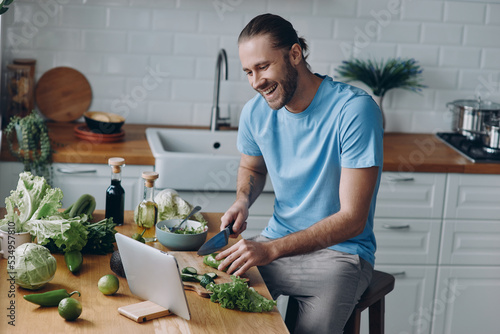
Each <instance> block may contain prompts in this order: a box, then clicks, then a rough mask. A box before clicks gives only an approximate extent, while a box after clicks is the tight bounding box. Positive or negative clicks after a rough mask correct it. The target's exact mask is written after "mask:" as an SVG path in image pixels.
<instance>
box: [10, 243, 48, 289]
mask: <svg viewBox="0 0 500 334" xmlns="http://www.w3.org/2000/svg"><path fill="white" fill-rule="evenodd" d="M13 256H14V261H15V264H14V267H13V268H12V267H11V266H10V265H9V267H8V269H9V272H10V275H11V276H13V277H14V278H15V281H16V284H17V285H19V286H20V287H22V288H25V289H29V290H37V289H40V288H41V287H43V286H44V285H45V284H47V283H48V282H49V281H50V280H52V278H54V274H55V273H56V269H57V261H56V259H55V257H53V256H52V254H50V251H49V250H48V249H47V248H46V247H44V246H41V245H37V244H34V243H26V244H22V245H20V246H18V247H17V248H16V250H15V251H14V255H13Z"/></svg>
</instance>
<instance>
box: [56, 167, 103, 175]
mask: <svg viewBox="0 0 500 334" xmlns="http://www.w3.org/2000/svg"><path fill="white" fill-rule="evenodd" d="M57 171H58V172H59V173H62V174H92V173H97V169H72V168H57Z"/></svg>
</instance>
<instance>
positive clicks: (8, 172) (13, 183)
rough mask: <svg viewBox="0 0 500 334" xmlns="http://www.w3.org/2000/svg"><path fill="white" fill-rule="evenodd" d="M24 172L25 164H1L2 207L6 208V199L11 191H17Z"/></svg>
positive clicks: (0, 195)
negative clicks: (20, 175) (21, 174)
mask: <svg viewBox="0 0 500 334" xmlns="http://www.w3.org/2000/svg"><path fill="white" fill-rule="evenodd" d="M22 172H23V164H22V163H20V162H9V161H5V162H0V201H1V205H0V206H5V198H7V197H9V196H10V192H11V190H15V189H16V187H17V181H18V180H19V174H20V173H22Z"/></svg>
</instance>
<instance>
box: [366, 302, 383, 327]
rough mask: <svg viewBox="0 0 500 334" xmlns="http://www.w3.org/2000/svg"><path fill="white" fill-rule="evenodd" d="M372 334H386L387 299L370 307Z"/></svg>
mask: <svg viewBox="0 0 500 334" xmlns="http://www.w3.org/2000/svg"><path fill="white" fill-rule="evenodd" d="M369 317H370V318H369V319H370V321H369V322H370V325H369V329H370V334H384V325H385V323H384V319H385V297H382V298H380V299H379V300H378V301H377V302H375V303H374V304H372V305H371V306H370V307H369Z"/></svg>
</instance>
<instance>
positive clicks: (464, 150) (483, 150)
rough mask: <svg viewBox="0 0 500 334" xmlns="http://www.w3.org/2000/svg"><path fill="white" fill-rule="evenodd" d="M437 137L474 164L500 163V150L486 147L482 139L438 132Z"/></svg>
mask: <svg viewBox="0 0 500 334" xmlns="http://www.w3.org/2000/svg"><path fill="white" fill-rule="evenodd" d="M436 136H437V137H438V138H439V139H441V141H443V142H444V143H445V144H447V145H448V146H450V147H451V148H453V149H454V150H455V151H457V152H458V153H460V154H461V155H463V156H464V157H466V158H467V159H469V160H470V161H472V162H482V163H500V150H496V149H492V148H489V147H486V146H484V145H483V143H482V141H481V140H480V139H470V138H468V137H466V136H464V135H462V134H460V133H456V132H438V133H436Z"/></svg>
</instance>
